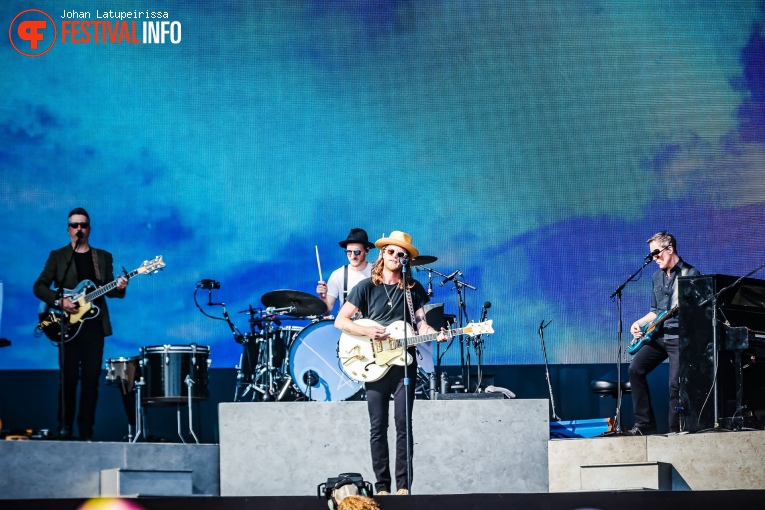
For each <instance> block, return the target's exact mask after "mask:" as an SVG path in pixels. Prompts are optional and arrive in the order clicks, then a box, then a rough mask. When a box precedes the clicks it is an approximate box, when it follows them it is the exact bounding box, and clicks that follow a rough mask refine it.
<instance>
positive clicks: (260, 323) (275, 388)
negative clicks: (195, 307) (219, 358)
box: [229, 290, 362, 402]
mask: <svg viewBox="0 0 765 510" xmlns="http://www.w3.org/2000/svg"><path fill="white" fill-rule="evenodd" d="M261 302H262V303H263V305H264V306H265V307H266V308H265V309H254V308H252V307H250V308H249V309H248V310H244V311H243V312H241V313H247V314H249V315H250V318H249V323H250V332H249V333H247V334H245V335H243V342H242V343H243V350H242V355H241V358H240V362H239V365H238V366H237V367H236V368H237V389H236V392H235V400H236V401H242V400H250V401H284V400H293V401H294V400H314V401H319V402H329V401H340V400H351V399H354V398H358V397H359V394H360V393H361V389H362V384H361V383H359V382H356V381H353V380H352V379H350V378H349V377H348V376H347V375H345V373H344V372H343V370H342V368H341V367H340V365H339V360H338V357H337V343H338V340H339V339H340V331H339V330H338V329H336V328H335V327H334V322H333V320H332V318H331V317H323V316H322V315H321V314H322V313H324V312H325V311H326V305H325V304H324V302H323V301H322V300H320V299H319V298H318V297H316V296H313V295H311V294H306V293H304V292H299V291H296V290H275V291H272V292H267V293H266V294H264V295H263V296H262V297H261ZM292 320H302V321H306V320H308V321H310V324H309V325H307V326H288V325H283V324H282V322H283V321H285V322H286V321H292ZM229 325H230V326H231V327H232V331H235V328H234V327H233V325H232V324H230V323H229Z"/></svg>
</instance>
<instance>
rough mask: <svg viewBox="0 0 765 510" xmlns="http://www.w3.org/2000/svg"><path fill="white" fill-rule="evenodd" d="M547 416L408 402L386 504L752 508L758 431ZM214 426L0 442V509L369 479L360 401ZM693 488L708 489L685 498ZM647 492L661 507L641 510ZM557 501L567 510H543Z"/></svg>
mask: <svg viewBox="0 0 765 510" xmlns="http://www.w3.org/2000/svg"><path fill="white" fill-rule="evenodd" d="M547 412H548V409H547V401H545V400H467V401H460V400H456V401H434V402H426V401H421V402H418V403H417V405H416V410H415V415H414V427H413V431H414V435H415V449H414V469H415V471H414V473H415V476H414V484H413V494H414V496H413V497H411V498H395V501H396V507H397V508H405V507H406V505H410V504H414V503H410V502H412V501H420V502H421V503H422V504H423V505H425V506H430V505H436V504H438V505H440V506H439V508H449V507H451V506H452V505H453V504H454V505H455V507H456V504H457V503H455V502H462V503H463V504H464V503H465V502H471V503H470V504H469V505H468V507H470V508H478V506H479V505H480V507H481V508H482V509H484V508H486V507H489V508H492V507H496V508H499V505H503V507H504V508H506V507H507V506H506V505H515V504H516V503H517V504H518V505H520V507H523V508H552V507H555V508H581V507H589V508H611V507H613V508H620V509H621V510H624V509H625V508H631V507H630V506H629V505H627V506H609V505H611V504H612V503H614V502H615V501H619V505H622V504H623V503H624V502H625V501H629V498H627V499H626V500H622V499H621V497H622V496H620V495H619V496H617V495H615V494H622V493H624V494H632V496H631V497H632V498H635V499H638V500H641V501H644V502H647V503H646V504H650V505H651V507H652V510H657V509H659V508H670V506H663V503H662V504H659V503H661V502H664V501H678V502H680V501H684V503H681V504H679V507H682V508H685V507H689V505H690V504H691V503H690V502H694V503H693V504H696V503H695V502H699V503H709V502H710V501H718V500H719V501H724V500H725V498H724V497H723V496H722V495H724V494H727V495H728V496H729V497H730V498H731V499H733V500H738V501H742V502H749V501H752V502H755V501H756V503H757V506H756V507H757V508H762V507H763V506H765V501H763V500H762V499H761V498H762V494H763V493H762V492H761V491H762V490H764V489H765V466H763V463H764V462H763V459H765V431H742V432H717V433H696V434H686V435H668V436H648V437H637V438H635V437H598V438H592V439H557V440H552V441H550V440H548V439H547V434H548V433H549V424H548V420H547ZM220 424H221V442H220V445H204V444H203V445H196V444H185V445H184V444H162V443H136V444H132V443H99V442H94V443H85V442H77V441H68V442H57V441H0V473H1V474H2V475H1V476H0V508H13V507H14V505H16V503H15V501H22V500H25V501H27V502H30V500H35V502H34V504H33V505H32V506H27V507H26V508H70V507H71V508H76V506H67V505H70V503H69V502H72V501H74V500H82V499H85V498H91V497H99V496H106V495H122V496H140V501H141V502H142V505H143V506H144V507H145V508H147V509H149V508H159V506H158V505H159V504H158V503H155V500H154V499H151V498H148V497H149V496H166V498H163V499H161V500H158V501H162V502H164V504H165V506H164V507H163V508H165V509H167V508H175V507H176V505H177V507H178V508H181V506H183V508H194V505H196V503H193V501H196V500H197V499H199V500H203V501H208V502H209V501H213V500H214V501H215V506H214V507H215V508H229V507H231V508H233V506H234V505H239V506H237V508H250V507H252V508H255V506H253V505H255V504H256V502H259V503H257V504H259V505H262V506H259V507H258V508H270V507H272V506H273V507H279V508H309V507H310V508H326V504H325V502H320V501H319V500H318V499H317V498H316V497H315V494H316V486H317V485H318V484H319V483H321V482H324V481H326V479H327V478H329V477H334V476H336V475H338V474H339V473H341V472H347V471H355V472H360V473H362V475H363V476H364V479H365V480H368V481H373V477H372V475H371V469H370V461H369V446H368V442H367V434H368V421H367V419H366V409H365V404H364V403H363V402H336V403H321V402H311V403H298V402H287V403H255V404H252V403H242V404H240V403H237V404H222V405H221V408H220ZM699 491H705V493H708V491H715V492H712V493H711V494H713V495H712V496H709V497H705V498H702V499H698V495H697V494H696V493H697V492H699ZM737 491H743V492H737ZM587 492H590V493H595V492H597V493H598V494H597V495H593V496H583V495H582V493H587ZM636 492H639V493H640V495H636V494H635V493H636ZM649 493H657V494H658V493H660V494H664V495H665V499H661V500H657V501H659V503H656V504H654V503H653V502H652V501H653V500H648V499H646V498H647V497H648V498H650V496H646V494H649ZM671 493H672V494H671ZM681 493H685V494H686V495H687V496H686V498H687V499H682V498H683V496H679V494H681ZM604 494H606V495H604ZM608 494H610V495H612V497H609V496H607V495H608ZM524 495H525V496H528V498H526V497H524ZM184 496H189V497H190V498H187V497H184ZM559 497H563V498H564V499H559ZM565 497H569V498H570V499H565ZM62 498H64V499H67V501H69V502H62ZM444 498H445V499H444ZM588 498H589V499H588ZM609 498H610V499H609ZM678 498H679V499H678ZM48 500H50V504H51V505H54V503H53V501H54V500H55V501H59V502H60V504H59V506H55V505H54V506H47V505H48V503H47V502H46V501H48ZM388 501H391V500H388ZM559 501H568V502H569V503H571V504H569V503H566V504H565V505H564V506H558V505H557V504H555V505H554V506H550V505H553V503H554V502H559ZM574 501H578V502H580V503H577V505H580V504H581V505H583V506H572V505H573V503H572V502H574ZM43 502H46V503H43ZM144 502H146V504H144ZM190 502H192V503H190ZM319 503H321V504H319ZM686 503H688V504H686ZM72 504H73V503H72ZM390 504H391V503H389V502H388V503H387V505H390ZM731 504H732V503H731ZM280 505H284V506H280ZM385 505H386V502H385V501H384V500H383V502H382V504H381V506H382V508H385ZM400 505H404V506H400ZM208 508H209V507H208ZM634 508H638V507H637V506H635V507H634ZM643 508H644V507H643ZM672 508H673V509H674V508H678V506H675V507H672ZM696 508H705V506H699V507H696ZM739 508H749V507H748V506H741V507H739ZM751 508H755V507H754V506H752V507H751Z"/></svg>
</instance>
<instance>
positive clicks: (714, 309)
mask: <svg viewBox="0 0 765 510" xmlns="http://www.w3.org/2000/svg"><path fill="white" fill-rule="evenodd" d="M763 267H765V263H763V264H762V265H761V266H759V267H757V268H756V269H754V270H752V271H749V272H748V273H747V274H745V275H744V276H742V277H740V278H739V279H738V280H736V281H735V282H733V283H731V284H730V285H728V286H727V287H723V288H722V289H720V290H719V291H717V292H716V293H715V294H714V295H713V296H712V297H711V298H710V299H705V300H703V301H701V303H699V306H704V305H705V304H707V303H709V302H711V303H712V365H713V374H714V375H713V377H712V393H713V396H712V405H713V411H714V419H715V421H714V429H715V430H717V429H719V428H720V403H719V397H718V395H717V364H718V363H719V354H718V352H717V349H718V345H719V343H718V340H717V307H718V302H719V299H720V296H721V295H722V294H723V293H724V292H727V291H729V290H731V289H734V288H736V287H738V285H739V284H740V283H741V282H742V281H744V279H745V278H748V277H750V276H752V275H753V274H754V273H756V272H757V271H759V270H760V269H762V268H763ZM736 412H738V409H737V410H736Z"/></svg>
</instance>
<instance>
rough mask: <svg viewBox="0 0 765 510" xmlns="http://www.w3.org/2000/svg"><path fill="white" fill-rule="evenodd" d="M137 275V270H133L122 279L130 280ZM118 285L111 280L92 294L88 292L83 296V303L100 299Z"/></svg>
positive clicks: (115, 281)
mask: <svg viewBox="0 0 765 510" xmlns="http://www.w3.org/2000/svg"><path fill="white" fill-rule="evenodd" d="M137 274H138V269H134V270H133V271H130V272H129V273H128V274H126V275H124V277H125V278H127V279H128V280H129V279H131V278H132V277H134V276H135V275H137ZM118 283H119V282H118V281H117V280H113V281H111V282H109V283H107V284H106V285H104V286H103V287H99V288H97V289H96V290H94V291H93V292H88V293H87V294H85V302H86V303H90V302H91V301H93V300H94V299H98V298H100V297H101V296H103V295H104V294H106V293H107V292H109V291H111V290H112V289H114V288H115V287H116V286H117V284H118Z"/></svg>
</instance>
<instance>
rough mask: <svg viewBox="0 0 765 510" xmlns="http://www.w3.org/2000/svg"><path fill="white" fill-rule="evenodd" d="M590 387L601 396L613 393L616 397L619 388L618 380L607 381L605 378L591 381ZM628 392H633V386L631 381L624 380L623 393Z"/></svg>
mask: <svg viewBox="0 0 765 510" xmlns="http://www.w3.org/2000/svg"><path fill="white" fill-rule="evenodd" d="M590 388H591V389H592V392H593V393H595V394H597V395H600V396H601V397H605V396H608V395H611V396H612V397H614V398H616V393H617V390H618V386H617V385H616V381H607V380H605V379H597V380H595V381H592V382H591V383H590ZM628 393H632V386H631V385H630V382H629V381H622V395H626V394H628Z"/></svg>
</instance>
